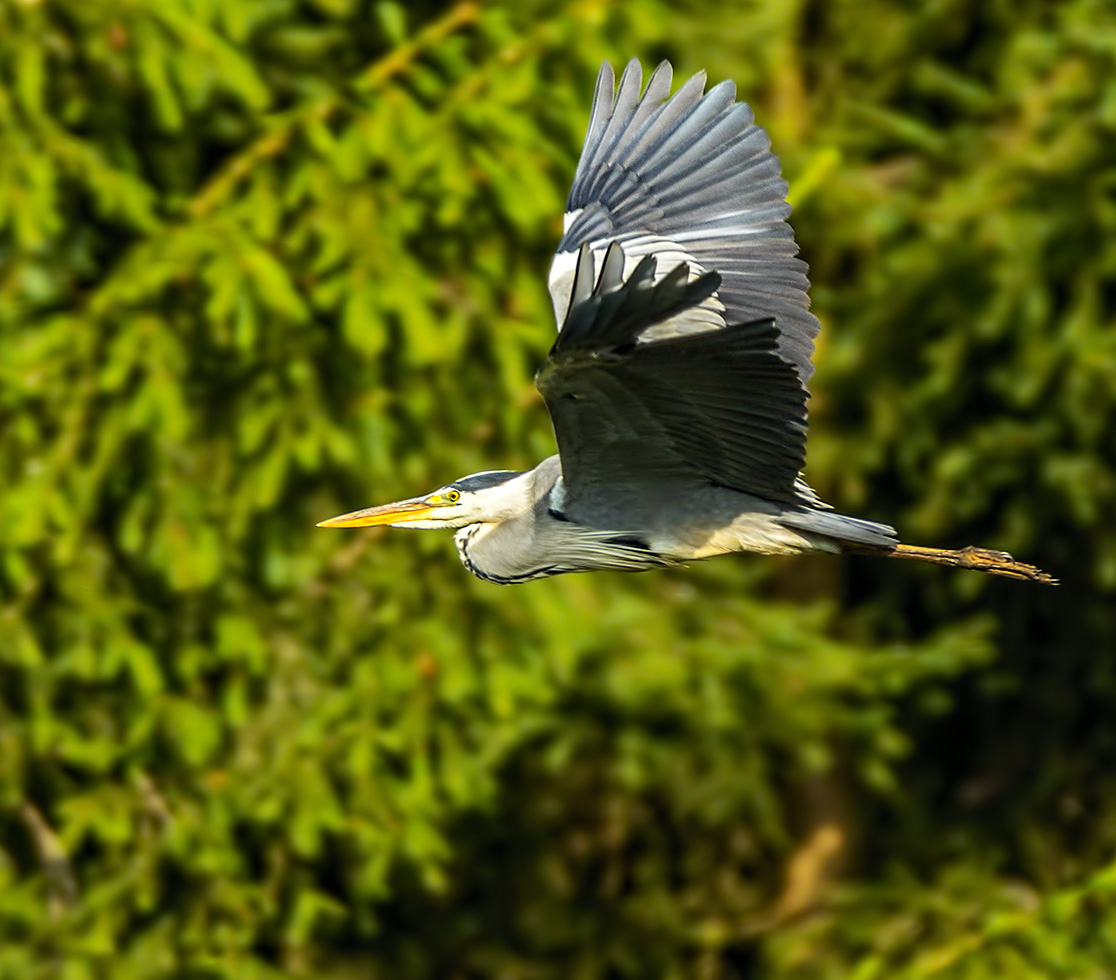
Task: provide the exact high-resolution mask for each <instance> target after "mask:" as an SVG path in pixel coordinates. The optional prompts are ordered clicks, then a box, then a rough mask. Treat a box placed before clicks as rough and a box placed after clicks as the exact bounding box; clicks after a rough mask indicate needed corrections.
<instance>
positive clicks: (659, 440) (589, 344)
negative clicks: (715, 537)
mask: <svg viewBox="0 0 1116 980" xmlns="http://www.w3.org/2000/svg"><path fill="white" fill-rule="evenodd" d="M622 258H623V250H622V249H621V247H620V246H619V245H616V244H613V245H612V246H610V248H609V250H608V252H607V254H606V256H605V262H604V271H603V272H602V274H601V276H600V278H599V280H598V281H597V282H596V285H595V288H594V289H593V291H592V293H591V294H590V295H589V296H588V297H587V298H585V299H583V300H581V301H580V302H579V303H577V304H576V305H575V306H574V307H573V308H572V309H571V310H570V312H569V314H568V316H567V318H566V321H565V324H564V326H563V329H562V330H561V331H560V333H559V335H558V339H557V340H556V341H555V344H554V348H553V349H552V351H551V355H550V359H549V361H548V362H547V364H546V365H545V366H544V368H543V370H542V371H540V373H539V378H538V384H539V390H540V391H541V392H542V394H543V397H544V399H545V400H546V404H547V408H548V409H549V411H550V415H551V419H552V421H553V423H554V429H555V433H556V435H557V438H558V450H559V454H560V456H561V459H562V478H563V481H564V483H565V487H566V494H567V500H568V501H569V502H570V503H571V505H572V506H575V507H576V505H577V503H578V501H579V500H581V501H590V502H594V503H600V502H603V501H606V500H610V499H611V500H615V499H616V498H617V497H621V498H622V497H623V494H624V492H625V491H627V492H629V493H631V494H634V493H636V492H638V491H640V490H643V491H650V490H652V489H653V488H655V487H658V488H660V489H662V488H665V487H669V486H671V485H675V486H679V485H683V484H689V485H693V484H695V483H697V484H714V485H718V486H724V487H729V488H732V489H735V490H740V491H742V492H745V493H751V494H755V495H757V496H762V497H766V498H768V499H771V500H779V501H786V502H789V503H801V502H802V498H801V495H800V494H799V493H798V490H797V484H798V473H799V470H800V469H801V468H802V464H803V461H804V458H805V444H806V397H807V395H806V392H805V389H804V388H803V387H802V385H801V383H800V381H799V378H798V374H797V372H796V370H795V368H794V366H793V365H792V364H791V363H790V362H788V361H787V360H785V359H784V358H783V357H782V356H781V355H780V354H779V353H778V352H777V346H778V337H779V334H778V330H777V329H776V327H775V324H774V322H773V321H772V320H771V319H770V318H767V319H765V320H761V321H754V322H751V323H745V324H730V325H729V326H726V327H724V328H723V329H720V330H713V331H705V332H702V333H695V334H689V335H686V336H681V337H674V338H669V339H665V340H656V341H652V342H645V343H639V342H637V340H638V338H639V337H640V335H641V334H642V333H643V332H644V331H645V330H646V328H647V327H649V326H652V325H654V324H655V323H658V322H661V320H662V319H663V318H664V317H670V316H672V315H675V314H676V313H677V312H679V310H681V309H684V308H685V307H686V306H687V305H693V304H694V303H697V302H700V301H701V300H702V299H703V298H704V297H706V296H707V295H708V294H709V292H710V291H711V290H713V289H715V288H716V287H717V285H718V277H717V276H716V274H714V273H707V274H705V275H703V276H701V277H699V278H698V279H696V280H692V281H691V280H690V279H689V274H690V273H689V270H688V269H687V268H686V267H685V266H680V267H678V268H676V269H674V270H672V271H671V272H670V273H669V274H668V275H667V276H666V277H664V278H662V279H661V280H660V281H659V282H657V283H655V282H654V277H655V271H656V269H655V266H656V259H655V258H654V256H647V257H646V258H644V259H643V260H642V261H641V262H640V264H639V266H638V267H637V269H636V272H635V273H633V275H632V276H631V277H630V278H629V279H628V280H627V281H626V282H623V283H622V284H618V281H617V278H616V276H617V273H616V269H618V268H620V267H621V264H622V263H621V260H622ZM593 264H594V263H593V257H592V252H591V250H590V249H589V247H588V246H584V247H583V248H582V249H581V250H580V253H579V262H578V273H577V275H578V280H579V283H584V282H585V281H586V277H589V278H591V277H592V275H593ZM579 293H580V294H582V295H583V294H584V287H583V286H582V288H581V289H580V290H579Z"/></svg>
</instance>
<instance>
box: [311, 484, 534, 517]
mask: <svg viewBox="0 0 1116 980" xmlns="http://www.w3.org/2000/svg"><path fill="white" fill-rule="evenodd" d="M526 475H527V474H523V473H517V472H514V471H512V470H492V471H489V472H486V473H474V474H472V475H471V476H463V477H462V478H461V479H460V480H455V481H454V482H453V483H449V484H447V485H446V486H444V487H441V488H439V489H437V490H435V491H434V492H433V493H427V494H423V495H422V496H419V497H411V498H410V499H408V500H397V501H395V502H394V503H390V504H381V505H380V506H378V507H367V508H365V509H364V510H355V511H353V512H352V513H351V514H342V515H341V516H340V517H331V518H330V519H329V520H328V521H322V522H321V523H320V524H319V525H318V527H374V526H376V525H382V524H386V525H389V526H390V527H411V528H422V529H427V530H432V529H439V528H454V527H465V526H466V525H469V524H489V523H495V522H497V521H503V520H507V519H508V518H510V517H515V516H516V515H518V514H521V513H523V512H524V510H526V509H527V508H528V507H529V506H530V503H529V501H528V498H527V490H528V488H527V486H526V484H525V483H524V481H523V480H521V479H517V478H518V477H523V476H526Z"/></svg>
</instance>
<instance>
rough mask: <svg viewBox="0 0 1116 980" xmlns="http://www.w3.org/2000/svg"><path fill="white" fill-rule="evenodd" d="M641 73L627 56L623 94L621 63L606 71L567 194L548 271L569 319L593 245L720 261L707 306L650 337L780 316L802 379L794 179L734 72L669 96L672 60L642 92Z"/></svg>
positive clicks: (801, 281) (804, 348)
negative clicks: (580, 255)
mask: <svg viewBox="0 0 1116 980" xmlns="http://www.w3.org/2000/svg"><path fill="white" fill-rule="evenodd" d="M641 76H642V72H641V69H640V66H639V63H638V62H637V61H632V62H631V63H629V65H628V66H627V68H626V69H625V71H624V74H623V76H622V77H621V79H620V84H619V87H618V88H617V89H616V90H615V93H614V78H613V73H612V68H611V66H609V65H607V64H606V65H605V66H604V67H603V68H602V69H601V73H600V76H599V77H598V80H597V90H596V95H595V97H594V100H593V109H592V113H591V116H590V123H589V129H588V133H587V135H586V140H585V147H584V149H583V151H582V155H581V160H580V162H579V164H578V168H577V172H576V174H575V176H574V181H573V186H572V188H571V190H570V196H569V201H568V204H567V211H568V213H567V228H566V233H565V235H564V237H563V239H562V241H561V243H560V244H559V247H558V253H557V255H556V256H555V261H554V265H553V266H552V269H551V291H552V295H553V299H554V305H555V311H556V313H557V314H558V316H559V320H560V321H561V320H562V319H563V317H564V314H565V312H566V310H567V306H568V304H569V302H570V289H569V285H570V276H571V272H572V267H573V264H574V261H575V260H574V256H575V255H576V253H577V252H578V251H579V250H580V247H581V246H582V245H583V244H585V243H587V242H588V243H590V244H591V246H592V247H593V249H594V250H596V251H598V252H599V251H601V250H603V249H604V248H605V247H606V246H607V245H608V244H609V242H611V241H620V242H622V243H623V244H624V248H625V252H626V253H627V255H628V257H629V263H630V264H634V263H635V262H638V261H639V259H640V258H641V257H642V256H644V255H648V254H655V255H659V256H660V257H661V258H663V259H666V258H667V257H670V258H671V262H669V263H667V262H660V268H663V269H664V270H665V269H669V268H670V267H671V266H673V265H676V264H679V263H681V262H686V263H687V264H688V265H689V266H690V268H691V274H692V275H699V274H700V273H702V272H706V271H715V272H717V273H718V274H719V275H720V276H721V284H720V288H719V289H718V290H717V293H716V294H715V296H714V297H711V298H710V299H708V300H707V301H706V302H705V303H704V304H703V306H702V308H701V309H697V310H695V311H694V312H693V313H692V314H690V315H689V316H682V317H680V318H679V320H678V321H677V322H675V321H671V325H669V327H660V328H659V330H658V332H657V333H656V332H654V331H652V332H651V333H649V334H648V335H647V336H646V337H644V338H643V339H645V340H646V339H651V338H653V337H656V336H658V337H663V336H669V335H671V334H682V333H687V332H691V331H693V330H699V329H709V328H710V327H717V326H723V325H724V324H726V323H743V322H748V321H751V320H757V319H764V318H773V319H774V320H775V321H776V323H777V325H778V328H779V329H778V337H777V342H776V343H777V348H778V350H779V352H780V353H781V354H783V355H784V357H786V358H787V359H788V360H789V361H790V362H791V363H793V364H794V365H795V367H796V368H797V369H798V371H799V374H800V376H801V377H802V379H803V380H804V381H805V380H806V379H807V378H808V377H809V376H810V374H811V373H812V370H813V368H812V366H811V364H810V357H811V354H812V352H813V339H814V337H815V336H816V335H817V332H818V321H817V318H816V317H814V316H813V315H812V314H811V313H810V312H809V298H808V295H807V290H808V288H809V282H808V280H807V278H806V265H805V263H804V262H802V261H801V260H800V259H798V258H797V257H796V253H797V251H798V249H797V246H796V245H795V243H794V237H793V233H792V231H791V228H790V226H789V225H788V224H787V222H786V219H787V217H788V215H789V214H790V206H789V205H788V204H787V203H786V201H785V196H786V191H787V185H786V182H785V181H784V180H783V179H782V177H781V176H780V171H779V162H778V160H777V159H776V158H775V156H774V154H772V153H771V150H770V143H769V140H768V138H767V134H766V133H765V132H764V131H763V129H761V128H760V127H759V126H757V125H755V122H754V118H753V116H752V111H751V109H750V108H749V107H748V106H747V105H745V104H743V103H736V102H735V101H734V98H735V89H734V87H733V85H732V83H731V82H722V83H721V84H720V85H717V86H715V87H714V88H713V89H711V90H710V91H709V92H708V93H705V94H704V95H703V94H702V93H703V90H704V86H705V77H704V75H702V74H699V75H695V76H694V77H693V78H691V79H690V80H689V81H688V82H686V84H685V85H683V86H682V88H681V89H679V91H678V92H677V93H675V95H674V96H673V97H672V98H669V99H668V98H667V96H668V94H669V91H670V85H671V67H670V65H669V64H668V63H666V62H663V63H662V64H661V65H659V67H658V68H657V69H656V70H655V72H654V74H653V75H652V76H651V79H650V81H649V82H648V84H647V88H646V90H645V91H644V92H643V95H642V97H641V96H640V87H641V84H642V79H641Z"/></svg>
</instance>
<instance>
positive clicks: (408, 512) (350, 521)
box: [317, 497, 434, 527]
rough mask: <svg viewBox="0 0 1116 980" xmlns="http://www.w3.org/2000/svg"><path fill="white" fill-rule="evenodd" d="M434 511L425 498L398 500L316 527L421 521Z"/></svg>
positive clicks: (320, 523) (333, 518)
mask: <svg viewBox="0 0 1116 980" xmlns="http://www.w3.org/2000/svg"><path fill="white" fill-rule="evenodd" d="M432 510H434V508H433V507H431V506H430V504H429V502H428V501H427V500H426V498H425V497H423V498H414V499H412V500H398V501H396V502H395V503H392V504H381V505H380V506H379V507H366V508H365V509H364V510H354V511H353V512H352V513H349V514H342V515H341V516H340V517H331V518H330V519H329V520H328V521H321V522H319V523H318V525H317V526H318V527H376V526H378V525H381V524H394V523H395V522H396V521H421V520H422V519H423V517H425V516H426V515H427V514H428V513H430V511H432Z"/></svg>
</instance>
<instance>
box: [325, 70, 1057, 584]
mask: <svg viewBox="0 0 1116 980" xmlns="http://www.w3.org/2000/svg"><path fill="white" fill-rule="evenodd" d="M671 76H672V71H671V66H670V64H669V63H667V62H664V63H662V64H660V65H659V67H658V68H657V69H656V70H655V72H654V73H653V74H652V76H651V78H650V79H649V81H648V83H647V87H646V89H644V88H643V83H642V72H641V69H640V65H639V62H638V61H635V60H633V61H632V62H630V63H629V64H628V66H627V68H626V70H625V71H624V73H623V76H622V77H621V79H620V83H619V87H617V86H616V84H615V80H614V77H613V72H612V67H611V66H610V65H608V64H606V65H604V66H603V67H602V68H601V71H600V75H599V76H598V79H597V87H596V93H595V96H594V99H593V106H592V109H591V112H590V119H589V127H588V132H587V135H586V139H585V145H584V148H583V149H582V153H581V158H580V161H579V163H578V166H577V170H576V172H575V175H574V180H573V186H572V188H571V190H570V195H569V201H568V210H567V214H566V219H565V232H564V235H563V237H562V239H561V242H560V243H559V246H558V250H557V253H556V255H555V257H554V261H553V264H552V266H551V271H550V282H549V285H550V293H551V298H552V300H553V304H554V311H555V316H556V319H557V322H558V324H559V331H558V335H557V339H556V340H555V342H554V345H553V347H552V349H551V351H550V356H549V358H548V360H547V362H546V364H545V365H544V366H543V367H542V369H541V370H540V371H539V373H538V375H537V379H536V380H537V385H538V388H539V391H540V392H541V393H542V396H543V399H544V401H545V402H546V407H547V409H548V411H549V412H550V417H551V420H552V422H553V425H554V432H555V435H556V437H557V442H558V455H555V456H551V457H549V458H548V459H545V460H543V461H542V462H541V463H539V465H538V466H536V467H535V468H534V469H532V470H528V471H526V472H513V471H506V470H496V471H491V472H484V473H475V474H473V475H471V476H466V477H463V478H462V479H460V480H455V481H454V482H452V483H448V484H446V485H444V486H442V487H439V488H438V489H436V490H434V491H433V492H432V493H426V494H422V495H421V496H418V497H413V498H411V499H408V500H400V501H397V502H394V503H390V504H384V505H382V506H377V507H369V508H367V509H364V510H358V511H354V512H352V513H348V514H343V515H341V516H340V517H334V518H331V519H330V520H326V521H322V522H321V524H319V525H318V526H319V527H337V528H345V527H369V526H373V525H391V526H393V527H403V528H456V529H457V534H456V542H457V550H458V554H459V556H460V558H461V561H462V563H463V564H464V565H465V567H466V568H467V569H468V570H469V571H471V572H473V573H474V574H475V575H477V576H478V577H480V578H482V579H486V580H488V581H490V582H497V583H501V584H510V583H518V582H527V581H530V580H531V579H537V578H543V577H545V576H550V575H559V574H562V573H565V572H585V571H592V570H596V569H614V570H625V571H641V570H644V569H650V568H655V567H661V566H667V565H674V564H678V563H681V562H688V561H693V560H695V559H700V558H708V557H710V556H713V555H720V554H726V553H728V552H734V551H752V552H761V553H765V554H799V553H804V552H828V553H841V552H858V553H864V554H872V555H880V556H884V557H892V558H910V559H916V560H919V561H927V562H935V563H938V564H944V565H952V566H956V567H961V568H971V569H978V570H980V571H985V572H991V573H993V574H996V575H1005V576H1009V577H1012V578H1018V579H1030V580H1032V581H1038V582H1046V583H1051V584H1053V583H1055V581H1056V580H1055V579H1054V578H1052V577H1051V576H1049V575H1047V574H1046V573H1045V572H1043V571H1040V570H1039V569H1037V568H1035V567H1033V566H1031V565H1027V564H1024V563H1022V562H1018V561H1015V560H1014V559H1013V558H1012V557H1011V555H1009V554H1007V553H1006V552H1000V551H990V550H985V549H981V548H971V547H970V548H962V549H960V550H948V549H942V548H923V547H915V546H912V545H907V544H902V543H900V541H899V539H898V537H897V535H896V532H895V530H894V529H893V528H891V527H889V526H887V525H885V524H880V523H877V522H875V521H869V520H862V519H860V518H856V517H849V516H846V515H844V514H839V513H836V512H835V511H834V510H833V509H832V508H831V507H830V506H829V505H828V504H826V503H823V502H822V501H821V500H820V499H819V497H818V496H817V495H816V494H815V493H814V491H813V490H812V489H811V488H810V487H809V485H808V484H807V483H806V482H805V480H804V479H803V478H802V476H801V473H802V469H803V466H804V464H805V455H806V400H807V398H808V392H807V388H806V383H807V381H808V380H809V378H810V376H811V374H812V372H813V365H812V364H811V355H812V353H813V349H814V338H815V336H816V335H817V333H818V328H819V323H818V320H817V318H816V317H815V316H814V315H813V314H812V313H810V311H809V297H808V289H809V281H808V280H807V277H806V264H805V263H804V262H803V261H802V260H801V259H799V258H798V257H797V252H798V248H797V246H796V244H795V242H794V236H793V232H792V231H791V227H790V225H789V224H788V223H787V218H788V216H789V214H790V206H789V205H788V204H787V203H786V200H785V198H786V192H787V184H786V182H785V181H784V180H783V178H782V176H781V173H780V168H779V162H778V160H777V158H776V157H775V155H774V154H773V153H772V152H771V148H770V141H769V140H768V137H767V134H766V133H765V132H764V130H763V129H761V128H760V127H759V126H757V125H756V124H755V120H754V117H753V114H752V111H751V109H750V108H749V107H748V106H747V105H746V104H744V103H739V102H736V101H735V97H736V92H735V88H734V86H733V84H732V82H730V81H725V82H721V83H720V84H719V85H716V86H715V87H713V88H712V89H710V90H709V92H705V75H704V73H699V74H698V75H695V76H694V77H693V78H691V79H690V80H689V81H688V82H686V83H685V84H684V85H683V86H682V87H681V88H680V89H679V90H678V91H677V92H676V93H675V94H674V95H673V96H670V88H671ZM598 270H599V271H598Z"/></svg>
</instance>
